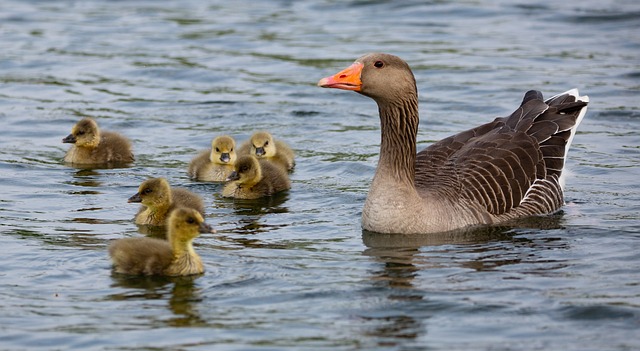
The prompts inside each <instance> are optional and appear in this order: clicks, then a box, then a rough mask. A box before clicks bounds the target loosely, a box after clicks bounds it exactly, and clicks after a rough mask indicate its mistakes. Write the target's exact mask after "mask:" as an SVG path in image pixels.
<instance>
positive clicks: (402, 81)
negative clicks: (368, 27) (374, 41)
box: [318, 53, 417, 105]
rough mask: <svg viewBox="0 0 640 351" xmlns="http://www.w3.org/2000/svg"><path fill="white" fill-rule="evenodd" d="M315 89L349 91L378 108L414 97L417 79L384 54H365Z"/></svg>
mask: <svg viewBox="0 0 640 351" xmlns="http://www.w3.org/2000/svg"><path fill="white" fill-rule="evenodd" d="M318 86H320V87H323V88H333V89H342V90H352V91H355V92H358V93H360V94H362V95H365V96H368V97H370V98H372V99H374V100H375V101H376V102H378V104H379V105H380V104H383V105H386V104H393V103H394V102H396V101H403V100H406V99H407V97H410V96H416V95H417V89H416V80H415V77H414V76H413V73H412V72H411V68H409V65H408V64H407V63H406V62H405V61H404V60H402V59H401V58H399V57H397V56H394V55H390V54H385V53H370V54H367V55H364V56H362V57H360V58H358V59H357V60H356V61H355V62H354V63H353V64H351V66H349V67H347V68H345V69H344V70H342V71H340V72H338V73H336V74H334V75H333V76H329V77H325V78H322V79H321V80H320V81H319V82H318Z"/></svg>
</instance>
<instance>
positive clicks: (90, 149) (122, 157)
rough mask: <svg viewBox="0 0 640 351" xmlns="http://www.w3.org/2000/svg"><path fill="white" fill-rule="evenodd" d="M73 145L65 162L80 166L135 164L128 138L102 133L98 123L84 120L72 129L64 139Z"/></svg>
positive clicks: (106, 132)
mask: <svg viewBox="0 0 640 351" xmlns="http://www.w3.org/2000/svg"><path fill="white" fill-rule="evenodd" d="M62 142H63V143H69V144H73V145H72V146H71V148H70V149H69V150H68V151H67V154H66V155H65V156H64V162H66V163H69V164H76V165H77V164H80V165H99V164H113V165H115V164H128V163H131V162H133V159H134V158H133V152H132V151H131V142H130V141H129V139H127V138H126V137H124V136H122V135H120V134H118V133H115V132H108V131H101V130H100V128H99V127H98V123H96V121H95V120H93V119H91V118H88V117H87V118H83V119H81V120H80V121H79V122H78V123H76V124H75V125H74V126H73V128H72V129H71V134H69V135H67V137H65V138H64V139H62Z"/></svg>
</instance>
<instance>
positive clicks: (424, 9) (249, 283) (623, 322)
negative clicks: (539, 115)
mask: <svg viewBox="0 0 640 351" xmlns="http://www.w3.org/2000/svg"><path fill="white" fill-rule="evenodd" d="M0 47H1V48H2V49H1V50H0V194H1V195H0V247H1V248H2V254H1V255H0V349H6V350H38V349H42V350H116V349H117V350H214V349H215V350H638V349H640V336H639V335H640V333H638V330H640V221H639V219H640V189H639V187H638V185H639V180H638V179H640V178H639V177H640V169H639V166H640V97H639V93H640V3H638V2H637V1H636V0H626V1H625V0H619V1H613V0H611V1H595V0H585V1H579V2H578V1H568V2H565V3H562V4H561V3H560V2H558V1H549V0H541V1H536V2H535V3H532V2H530V1H505V0H502V1H490V0H479V1H331V0H324V1H284V0H283V1H261V2H258V1H243V0H241V1H202V0H186V1H175V2H168V1H163V2H158V1H136V0H133V1H97V0H88V1H23V0H5V1H3V2H2V4H0ZM371 51H383V52H390V53H393V54H396V55H399V56H401V57H403V58H404V59H405V60H407V62H408V63H409V64H410V65H411V66H412V68H413V70H414V73H415V76H416V79H417V82H418V88H419V91H420V104H421V105H420V111H421V116H422V122H421V124H420V131H419V148H423V147H425V146H427V145H429V144H430V143H432V142H433V141H435V140H439V139H441V138H443V137H446V136H448V135H451V134H453V133H456V132H460V131H462V130H465V129H468V128H471V127H473V126H476V125H479V124H481V123H484V122H487V121H490V120H492V119H493V118H494V117H496V116H504V115H507V114H510V113H511V112H512V111H513V110H514V109H515V108H516V107H517V106H518V104H519V102H520V100H521V99H522V96H523V94H524V92H525V91H527V90H529V89H539V90H541V91H543V93H544V94H545V96H551V95H553V94H556V93H560V92H563V91H565V90H568V89H570V88H573V87H578V88H579V89H580V92H581V93H582V94H587V95H589V96H590V98H591V103H590V105H589V111H588V113H587V115H586V118H585V119H584V121H583V123H582V125H581V126H580V129H579V131H578V134H577V136H576V137H575V140H574V144H573V148H572V150H571V152H570V153H569V158H570V160H569V161H568V165H569V167H570V168H571V170H572V176H571V177H570V178H569V179H568V183H567V189H566V194H565V199H566V201H567V205H566V206H565V207H564V208H563V210H562V211H561V212H560V213H558V214H555V215H553V216H548V217H544V218H539V219H534V220H530V221H527V222H526V223H522V225H519V226H517V227H510V228H491V229H487V230H479V231H475V232H471V233H459V234H455V235H433V236H389V235H386V236H385V235H376V234H372V233H363V232H362V230H361V226H360V212H361V209H362V205H363V203H364V199H365V197H366V193H367V189H368V185H369V183H370V181H371V178H372V176H373V173H374V170H375V166H376V162H377V154H378V146H379V140H380V131H379V120H378V117H377V108H376V106H375V103H374V102H373V101H372V100H370V99H368V98H365V97H362V96H360V95H357V94H355V93H352V92H346V91H334V90H327V89H320V88H318V87H316V82H317V81H318V80H319V79H320V78H322V77H325V76H327V75H330V74H333V73H336V72H338V71H339V70H341V69H342V68H344V67H346V66H347V65H349V64H350V63H351V62H352V61H353V60H355V59H356V58H357V57H359V56H361V55H362V54H364V53H367V52H371ZM82 116H91V117H93V118H95V119H96V120H97V121H98V123H99V124H100V125H101V127H103V128H104V129H106V130H114V131H118V132H121V133H123V134H125V135H127V136H128V137H129V138H131V139H132V141H133V143H134V151H135V154H136V162H135V164H134V165H132V167H130V168H119V169H99V170H86V169H85V170H83V169H74V168H70V167H68V166H65V165H64V164H63V163H62V158H63V156H64V153H65V151H66V149H67V147H68V144H62V143H61V139H62V138H63V137H65V136H66V135H67V134H68V133H69V132H70V130H71V127H72V125H73V124H74V123H75V122H76V121H77V120H79V119H80V118H81V117H82ZM260 129H264V130H269V131H271V132H272V133H273V134H274V135H275V136H276V137H277V138H281V139H283V140H285V141H286V142H288V143H289V144H290V145H291V146H292V147H293V148H294V149H295V150H296V153H297V159H296V161H297V165H296V169H295V171H294V172H293V173H292V174H291V178H292V189H291V190H290V191H289V192H287V193H284V194H282V195H279V196H276V197H274V198H272V199H269V200H265V201H257V202H256V201H252V202H242V201H232V200H228V199H223V198H221V197H220V196H219V190H220V185H217V184H210V183H203V182H194V181H191V180H190V179H189V178H188V176H187V174H186V167H187V164H188V162H189V160H190V159H191V158H192V157H193V156H195V155H196V153H197V152H198V151H199V150H201V149H205V148H207V147H208V145H209V143H210V142H211V139H212V138H213V137H215V136H217V135H220V134H231V135H233V136H234V137H235V138H236V140H239V141H242V140H245V139H247V138H248V137H249V136H250V135H251V133H252V132H253V131H255V130H260ZM150 176H154V177H158V176H162V177H166V178H167V179H168V180H169V181H170V182H171V184H172V185H174V186H183V187H186V188H188V189H190V190H192V191H194V192H197V193H199V194H201V195H202V196H203V197H204V199H205V202H206V205H207V208H206V211H207V215H206V219H207V222H209V223H210V224H212V225H213V226H214V227H216V228H217V230H218V232H217V234H206V235H202V236H201V237H199V238H198V239H197V240H196V242H195V248H196V250H197V252H198V253H199V254H200V255H201V256H202V259H203V261H204V263H205V266H206V269H207V271H206V273H205V274H204V275H203V276H200V277H195V278H182V279H173V278H172V279H169V278H139V277H126V276H120V275H115V274H113V273H112V271H111V264H110V261H109V258H108V255H107V246H108V244H109V242H110V241H112V240H114V239H118V238H123V237H135V236H141V235H143V234H141V233H140V232H139V231H138V228H137V227H136V226H135V225H134V223H133V221H132V218H133V215H134V214H135V212H136V211H137V205H135V204H128V203H127V201H126V200H127V198H128V197H130V196H131V195H133V194H134V193H135V192H136V189H137V187H138V185H139V184H140V182H142V181H143V180H145V179H147V178H148V177H150Z"/></svg>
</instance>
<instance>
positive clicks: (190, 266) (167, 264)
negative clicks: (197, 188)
mask: <svg viewBox="0 0 640 351" xmlns="http://www.w3.org/2000/svg"><path fill="white" fill-rule="evenodd" d="M168 225H169V235H168V239H169V240H168V241H166V240H162V239H155V238H146V237H145V238H124V239H118V240H116V241H114V242H113V243H111V245H109V255H110V256H111V260H112V262H113V266H114V271H115V272H116V273H123V274H131V275H167V276H185V275H193V274H202V273H204V265H203V264H202V260H201V259H200V256H198V254H197V253H196V252H195V251H194V250H193V239H195V238H196V237H197V236H198V235H199V234H200V233H211V232H214V231H213V230H212V229H211V227H210V226H209V225H208V224H207V223H205V221H204V218H202V215H201V214H200V213H199V212H198V211H196V210H194V209H192V208H184V207H181V208H177V209H175V210H174V211H173V212H172V213H171V215H170V216H169V220H168Z"/></svg>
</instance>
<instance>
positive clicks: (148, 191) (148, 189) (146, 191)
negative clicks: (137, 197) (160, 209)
mask: <svg viewBox="0 0 640 351" xmlns="http://www.w3.org/2000/svg"><path fill="white" fill-rule="evenodd" d="M151 192H153V190H152V189H151V188H146V189H144V190H142V193H143V194H145V195H146V194H150V193H151Z"/></svg>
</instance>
